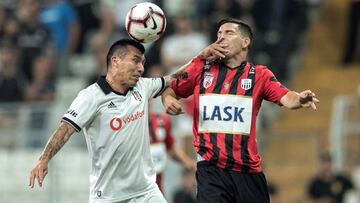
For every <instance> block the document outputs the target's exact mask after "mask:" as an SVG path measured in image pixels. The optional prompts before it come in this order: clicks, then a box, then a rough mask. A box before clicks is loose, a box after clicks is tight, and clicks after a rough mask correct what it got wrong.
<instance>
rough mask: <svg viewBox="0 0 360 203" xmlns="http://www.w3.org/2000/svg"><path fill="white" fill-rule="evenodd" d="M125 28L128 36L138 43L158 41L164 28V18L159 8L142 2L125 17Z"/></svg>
mask: <svg viewBox="0 0 360 203" xmlns="http://www.w3.org/2000/svg"><path fill="white" fill-rule="evenodd" d="M125 27H126V31H127V33H128V34H129V36H130V37H131V38H132V39H134V40H136V41H139V42H142V43H149V42H154V41H156V40H158V39H159V38H160V37H161V35H162V34H163V33H164V31H165V28H166V18H165V15H164V12H163V11H162V10H161V8H160V7H159V6H157V5H156V4H153V3H149V2H143V3H139V4H136V5H135V6H133V7H132V8H131V9H130V10H129V12H128V13H127V15H126V19H125Z"/></svg>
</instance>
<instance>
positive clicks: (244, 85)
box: [241, 78, 251, 90]
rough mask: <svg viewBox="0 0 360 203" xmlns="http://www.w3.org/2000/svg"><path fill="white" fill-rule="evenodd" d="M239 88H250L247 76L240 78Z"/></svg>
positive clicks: (249, 80)
mask: <svg viewBox="0 0 360 203" xmlns="http://www.w3.org/2000/svg"><path fill="white" fill-rule="evenodd" d="M241 88H242V89H243V90H249V89H251V79H248V78H245V79H241Z"/></svg>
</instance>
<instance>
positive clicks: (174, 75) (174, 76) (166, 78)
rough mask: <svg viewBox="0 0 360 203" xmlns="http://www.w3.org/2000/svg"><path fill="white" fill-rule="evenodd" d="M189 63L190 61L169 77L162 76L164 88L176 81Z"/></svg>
mask: <svg viewBox="0 0 360 203" xmlns="http://www.w3.org/2000/svg"><path fill="white" fill-rule="evenodd" d="M190 63H191V61H189V62H188V63H186V64H185V65H183V66H181V67H180V68H178V69H177V70H175V71H174V72H173V73H171V74H170V75H166V76H164V79H165V86H166V87H169V86H170V84H171V82H172V81H173V80H176V79H178V78H179V77H180V76H181V75H182V74H183V73H184V70H185V69H186V68H187V67H188V65H189V64H190Z"/></svg>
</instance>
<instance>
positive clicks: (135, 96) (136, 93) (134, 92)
mask: <svg viewBox="0 0 360 203" xmlns="http://www.w3.org/2000/svg"><path fill="white" fill-rule="evenodd" d="M132 95H133V96H134V98H135V99H136V100H138V101H141V99H142V96H141V94H140V93H139V92H138V91H136V90H134V91H133V92H132Z"/></svg>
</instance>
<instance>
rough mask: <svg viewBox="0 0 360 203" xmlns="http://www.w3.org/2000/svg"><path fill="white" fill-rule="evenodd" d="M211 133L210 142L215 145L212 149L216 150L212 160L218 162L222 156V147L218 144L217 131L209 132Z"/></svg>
mask: <svg viewBox="0 0 360 203" xmlns="http://www.w3.org/2000/svg"><path fill="white" fill-rule="evenodd" d="M209 135H210V143H211V144H212V145H213V147H212V151H213V152H214V155H213V156H211V159H210V162H211V163H214V164H215V165H216V164H217V162H218V160H219V156H220V149H219V147H218V146H217V133H209Z"/></svg>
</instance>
